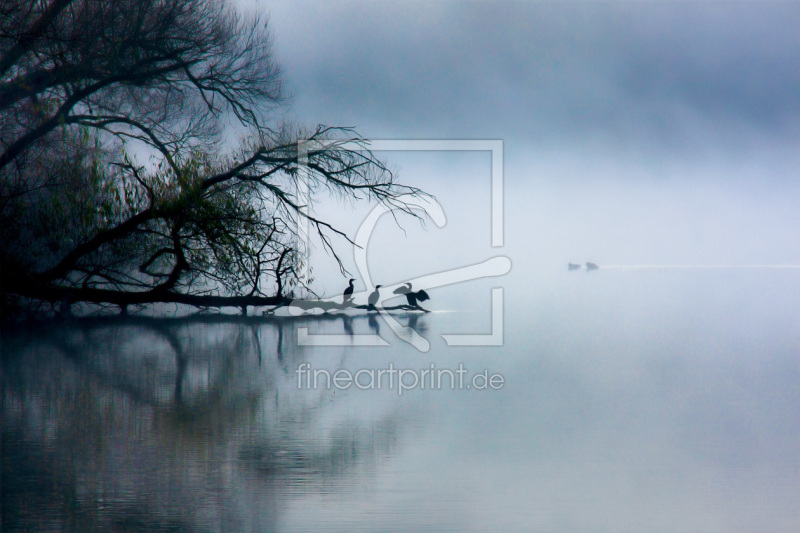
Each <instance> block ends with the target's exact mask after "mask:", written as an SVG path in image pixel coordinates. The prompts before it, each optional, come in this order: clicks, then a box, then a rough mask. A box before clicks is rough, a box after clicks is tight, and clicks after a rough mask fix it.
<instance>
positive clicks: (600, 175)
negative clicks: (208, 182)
mask: <svg viewBox="0 0 800 533" xmlns="http://www.w3.org/2000/svg"><path fill="white" fill-rule="evenodd" d="M255 4H256V5H258V6H260V8H261V9H263V10H266V11H267V12H269V13H270V17H271V24H272V28H273V32H274V38H275V49H276V53H277V56H278V59H279V61H280V63H281V64H282V65H283V68H284V71H285V77H286V80H287V87H288V88H289V90H290V91H291V93H292V94H293V99H292V103H291V106H290V107H289V108H288V109H287V115H288V117H289V118H291V119H296V120H298V121H300V122H304V123H307V124H311V125H315V124H317V123H325V124H331V125H346V126H355V127H357V128H358V131H359V132H360V133H361V134H362V135H364V136H367V137H371V138H383V139H394V138H417V139H502V140H503V141H504V147H505V161H506V171H505V178H506V183H507V189H506V205H507V214H506V223H507V227H508V231H509V237H510V242H509V246H512V247H513V246H514V244H515V236H516V237H517V238H516V245H517V246H518V247H519V248H518V249H519V254H521V256H520V259H518V260H516V261H515V265H516V264H517V263H519V261H520V260H522V261H526V260H527V259H528V258H533V257H543V258H547V260H552V261H555V262H557V263H558V264H559V265H560V266H563V265H562V262H563V263H565V262H566V261H567V260H575V261H585V260H587V259H588V258H594V259H596V260H597V261H598V262H606V263H626V262H628V263H637V262H638V263H643V262H653V261H655V262H666V263H669V262H672V263H680V262H686V261H695V262H712V263H713V262H730V261H733V262H740V263H770V262H777V263H800V249H799V248H798V244H797V243H798V242H799V241H800V239H798V237H800V235H798V229H797V228H798V227H800V220H798V217H797V216H796V215H794V214H793V213H794V211H796V209H795V207H794V206H795V205H796V204H797V202H796V201H795V200H794V199H796V198H798V197H797V193H798V187H797V185H795V182H796V181H798V180H797V169H798V163H800V158H798V156H797V155H795V153H796V152H798V150H797V144H798V140H800V120H798V119H799V118H800V32H798V31H797V28H800V2H780V3H779V2H775V3H765V2H680V3H678V2H659V3H656V2H646V1H636V2H603V3H599V2H568V3H567V2H558V3H556V2H465V1H459V2H406V1H396V2H340V1H333V2H316V1H315V2H294V1H292V2H288V1H287V2H259V1H256V2H255ZM412 159H413V158H412ZM412 159H404V158H403V157H400V158H399V160H400V161H401V163H400V167H401V177H402V178H403V179H404V180H405V181H407V182H410V183H412V184H414V185H420V186H423V187H426V186H427V187H428V188H430V189H433V190H432V192H434V193H436V194H437V197H439V199H440V200H441V201H442V203H443V205H445V207H446V208H448V206H447V205H446V204H447V200H448V198H447V196H448V194H449V195H451V196H452V195H455V196H457V193H458V190H454V187H453V185H456V184H458V185H461V184H475V183H478V181H476V180H480V179H483V178H482V177H480V176H479V175H478V174H479V172H478V170H479V169H478V166H480V165H478V166H476V167H474V168H475V169H476V171H475V173H470V172H468V171H466V170H465V168H467V167H470V165H469V164H467V163H469V161H471V160H469V159H464V160H463V161H461V163H459V162H457V161H454V160H453V159H452V158H451V159H449V160H448V159H446V158H442V159H441V160H440V161H434V160H433V159H428V160H424V161H423V160H419V161H418V162H416V163H415V162H414V161H413V160H412ZM451 163H452V164H453V165H454V166H453V168H456V167H457V168H459V169H460V170H459V171H458V172H454V171H449V172H448V171H447V170H446V169H447V168H448V165H449V164H451ZM426 165H427V167H426ZM465 165H466V166H465ZM486 165H487V166H486V168H488V159H487V163H486ZM426 168H427V170H428V172H425V169H426ZM470 168H471V167H470ZM472 174H475V175H472ZM455 189H459V188H458V187H456V188H455ZM461 193H463V191H461ZM481 194H483V195H484V196H485V191H482V192H481ZM522 198H527V199H528V205H527V206H525V207H521V206H520V205H519V204H520V203H521V202H522V200H521V199H522ZM457 203H460V205H462V206H464V205H468V204H469V203H470V202H469V201H468V200H466V199H463V198H462V199H460V200H458V202H457ZM451 205H452V202H451ZM451 209H455V208H451ZM481 217H482V218H481ZM479 218H480V220H481V221H484V222H485V221H486V220H488V214H486V213H481V214H480V216H479ZM514 226H517V229H516V232H517V233H515V230H514V229H513V227H514ZM519 226H522V227H523V229H520V228H519ZM531 227H535V228H537V229H540V228H542V227H546V228H548V230H547V231H534V232H533V234H531V232H530V228H531ZM486 235H487V239H488V233H487V234H486ZM523 237H524V238H525V239H527V240H526V242H525V245H524V246H523V245H522V243H521V241H522V240H523ZM481 238H483V236H482V237H481ZM482 242H483V241H482ZM431 246H435V245H433V244H432V245H431ZM512 249H513V248H512ZM734 249H735V250H734ZM732 250H733V251H732ZM490 252H491V250H490V249H489V248H486V249H485V250H484V252H483V253H478V252H476V256H475V257H476V258H479V256H481V255H482V256H484V257H487V256H489V255H491V253H490ZM523 256H524V257H523Z"/></svg>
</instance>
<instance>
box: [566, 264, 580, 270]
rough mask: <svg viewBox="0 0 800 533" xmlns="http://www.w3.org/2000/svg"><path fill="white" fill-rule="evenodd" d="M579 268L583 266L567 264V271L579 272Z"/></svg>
mask: <svg viewBox="0 0 800 533" xmlns="http://www.w3.org/2000/svg"><path fill="white" fill-rule="evenodd" d="M579 268H581V266H580V265H576V264H575V263H568V264H567V269H568V270H578V269H579Z"/></svg>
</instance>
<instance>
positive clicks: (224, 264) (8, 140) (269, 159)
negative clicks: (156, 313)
mask: <svg viewBox="0 0 800 533" xmlns="http://www.w3.org/2000/svg"><path fill="white" fill-rule="evenodd" d="M0 17H2V19H0V239H2V251H0V268H1V269H2V271H1V274H2V296H3V298H2V301H3V302H4V305H6V306H9V305H11V304H12V303H15V304H28V305H30V304H35V303H37V302H53V301H62V300H67V301H88V302H95V303H113V304H118V305H121V306H126V305H129V304H144V303H152V302H175V303H184V304H190V305H197V306H222V305H232V306H245V305H277V304H282V303H285V301H286V292H285V291H286V289H287V287H294V286H296V285H297V284H298V283H300V282H301V280H300V278H299V275H298V273H299V270H300V261H302V257H301V255H300V254H299V253H298V251H297V246H296V244H295V241H296V239H297V235H296V234H295V230H294V227H295V226H294V225H293V223H292V221H293V220H295V217H298V216H301V217H306V218H307V219H308V220H309V221H310V224H311V225H312V227H314V228H315V229H316V231H317V233H318V235H319V236H320V238H321V240H322V242H323V244H324V246H325V247H326V248H327V249H328V250H329V251H330V252H331V253H332V254H333V256H334V257H335V258H336V259H337V261H339V257H338V255H337V253H336V250H335V249H334V243H333V241H332V238H334V237H340V238H343V239H346V240H349V239H348V237H347V236H346V235H345V234H344V233H343V232H341V231H339V230H337V229H336V228H334V227H333V226H331V225H330V224H329V223H327V222H326V221H324V220H320V219H318V218H316V217H314V216H313V215H312V214H311V211H310V209H309V206H307V205H304V204H303V202H302V200H301V198H300V197H298V195H297V187H298V180H299V179H301V173H302V174H303V179H304V180H307V181H308V182H309V183H310V185H311V187H312V189H323V188H324V189H326V190H328V191H329V192H332V193H334V194H338V195H344V196H348V197H353V198H366V199H372V200H377V201H380V202H389V203H394V204H398V203H399V207H400V208H401V209H404V210H405V211H406V212H407V213H409V214H411V215H412V216H414V214H413V212H412V211H411V209H410V208H409V207H408V206H407V205H405V204H402V203H401V202H400V198H401V196H402V195H405V194H411V195H420V194H423V193H422V191H420V190H418V189H416V188H413V187H408V186H403V185H399V184H397V183H396V182H395V181H394V176H393V175H392V173H391V172H390V171H389V170H388V169H387V168H386V166H385V165H384V164H383V163H382V162H381V161H380V160H378V159H377V158H376V157H375V156H374V155H373V154H372V153H371V152H370V151H369V150H368V142H367V141H366V140H365V139H362V138H360V137H359V136H358V135H356V134H355V132H354V131H353V130H351V129H349V128H333V127H324V126H319V127H317V128H314V129H310V130H308V129H303V128H296V127H291V126H282V127H273V126H271V124H272V121H271V116H272V113H273V111H274V110H275V107H276V106H278V105H280V104H282V92H281V73H280V69H279V68H278V66H277V65H276V64H275V62H274V59H273V55H272V51H271V42H270V35H269V32H268V28H267V24H266V20H265V19H264V18H263V17H260V16H243V15H241V14H240V13H238V12H237V11H235V10H234V9H233V8H232V7H231V6H229V5H228V4H227V3H226V2H224V1H215V0H37V1H34V2H31V1H30V0H7V1H6V2H4V3H3V6H2V8H0ZM234 136H235V137H237V138H241V139H243V140H242V141H240V142H238V146H231V144H232V143H231V142H230V141H229V138H231V137H234ZM301 141H308V142H307V143H306V144H302V145H301V144H300V143H301ZM304 147H305V148H304ZM339 266H340V268H343V267H342V263H341V261H339ZM273 290H274V292H272V291H273Z"/></svg>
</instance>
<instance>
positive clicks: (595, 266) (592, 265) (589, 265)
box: [586, 263, 600, 270]
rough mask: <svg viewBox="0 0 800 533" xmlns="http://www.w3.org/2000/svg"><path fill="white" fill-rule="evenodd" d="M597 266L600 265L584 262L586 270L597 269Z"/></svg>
mask: <svg viewBox="0 0 800 533" xmlns="http://www.w3.org/2000/svg"><path fill="white" fill-rule="evenodd" d="M598 268H600V267H599V266H597V265H595V264H594V263H586V270H597V269H598Z"/></svg>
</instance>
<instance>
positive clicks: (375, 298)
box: [367, 285, 383, 309]
mask: <svg viewBox="0 0 800 533" xmlns="http://www.w3.org/2000/svg"><path fill="white" fill-rule="evenodd" d="M381 287H383V285H375V290H374V291H372V294H370V295H369V300H367V302H368V303H369V306H370V308H371V309H375V304H376V303H378V300H380V298H381V293H380V292H379V291H378V289H380V288H381Z"/></svg>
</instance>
